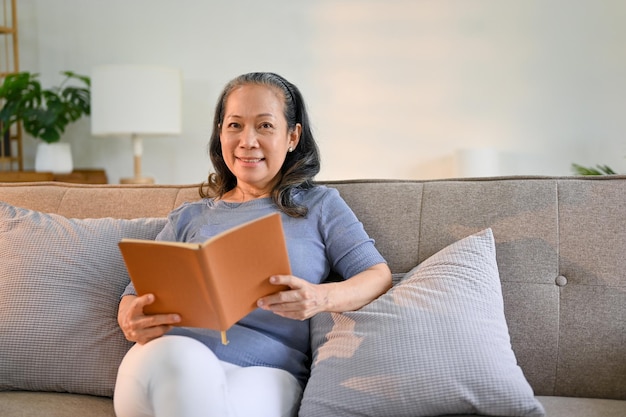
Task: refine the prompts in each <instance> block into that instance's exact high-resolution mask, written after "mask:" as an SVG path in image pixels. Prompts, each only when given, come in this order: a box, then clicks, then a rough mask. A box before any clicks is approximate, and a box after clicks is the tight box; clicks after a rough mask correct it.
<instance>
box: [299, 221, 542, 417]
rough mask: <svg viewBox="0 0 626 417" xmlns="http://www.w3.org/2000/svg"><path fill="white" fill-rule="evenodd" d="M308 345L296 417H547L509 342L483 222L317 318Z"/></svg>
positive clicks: (490, 240)
mask: <svg viewBox="0 0 626 417" xmlns="http://www.w3.org/2000/svg"><path fill="white" fill-rule="evenodd" d="M312 348H313V355H314V356H313V367H312V372H311V378H310V380H309V383H308V385H307V386H306V389H305V392H304V397H303V400H302V407H301V409H300V414H299V416H300V417H328V416H333V417H352V416H355V417H356V416H359V417H367V416H382V415H386V416H391V415H393V416H395V417H402V416H406V417H418V416H434V415H445V414H488V415H498V416H533V417H535V416H543V415H544V410H543V408H542V406H541V404H540V403H539V402H538V401H537V400H536V399H535V398H534V395H533V391H532V389H531V387H530V386H529V384H528V382H527V381H526V379H525V377H524V375H523V373H522V370H521V369H520V368H519V366H518V365H517V361H516V359H515V355H514V353H513V351H512V349H511V344H510V340H509V333H508V327H507V325H506V321H505V317H504V310H503V301H502V294H501V287H500V278H499V274H498V267H497V264H496V257H495V244H494V239H493V235H492V232H491V230H489V229H488V230H485V231H483V232H481V233H478V234H476V235H473V236H470V237H467V238H465V239H463V240H461V241H459V242H456V243H454V244H452V245H450V246H449V247H447V248H445V249H443V250H442V251H440V252H438V253H436V254H435V255H433V256H431V257H430V258H429V259H427V260H426V261H424V262H423V263H421V264H420V265H419V266H417V267H416V268H414V269H413V270H411V271H410V272H408V273H407V274H406V278H405V279H404V280H403V281H401V282H400V283H399V284H397V285H396V286H394V287H393V288H392V289H391V290H390V291H389V292H388V293H387V294H384V295H382V296H381V297H379V298H378V299H377V300H375V301H374V302H372V303H370V304H369V305H367V306H365V307H363V308H362V309H361V310H359V311H355V312H347V313H343V314H335V313H332V314H330V313H324V314H318V315H317V316H315V317H314V318H313V319H312Z"/></svg>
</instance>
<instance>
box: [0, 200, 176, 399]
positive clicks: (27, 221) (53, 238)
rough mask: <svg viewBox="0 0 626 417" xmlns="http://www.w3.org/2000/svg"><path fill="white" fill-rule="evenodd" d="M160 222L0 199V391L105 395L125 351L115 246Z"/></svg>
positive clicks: (146, 234)
mask: <svg viewBox="0 0 626 417" xmlns="http://www.w3.org/2000/svg"><path fill="white" fill-rule="evenodd" d="M164 224H165V219H135V220H118V219H112V218H103V219H85V220H78V219H67V218H64V217H62V216H59V215H55V214H45V213H40V212H36V211H31V210H26V209H23V208H18V207H14V206H11V205H8V204H6V203H2V202H0V317H1V319H0V390H33V391H62V392H64V391H67V392H74V393H82V394H93V395H102V396H111V395H112V394H113V387H114V384H115V377H116V374H117V367H118V365H119V363H120V361H121V359H122V357H123V356H124V354H125V353H126V351H127V350H128V348H129V347H130V343H129V342H127V341H126V340H125V338H124V335H123V334H122V332H121V330H120V329H119V327H118V325H117V320H116V313H117V306H118V302H119V296H120V294H121V293H122V292H123V290H124V288H125V286H126V284H127V283H128V275H127V273H126V269H125V266H124V263H123V260H122V257H121V255H120V252H119V249H118V246H117V243H118V241H119V240H120V239H121V238H122V237H134V238H145V239H153V238H154V237H155V236H156V234H157V233H158V232H159V231H160V230H161V229H162V228H163V226H164Z"/></svg>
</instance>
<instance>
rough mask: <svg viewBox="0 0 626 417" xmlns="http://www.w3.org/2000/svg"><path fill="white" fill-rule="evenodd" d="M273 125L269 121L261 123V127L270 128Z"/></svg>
mask: <svg viewBox="0 0 626 417" xmlns="http://www.w3.org/2000/svg"><path fill="white" fill-rule="evenodd" d="M272 127H273V126H272V124H271V123H268V122H265V123H261V128H262V129H271V128H272Z"/></svg>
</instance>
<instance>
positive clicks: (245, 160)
mask: <svg viewBox="0 0 626 417" xmlns="http://www.w3.org/2000/svg"><path fill="white" fill-rule="evenodd" d="M237 159H238V160H239V162H241V163H242V164H244V165H255V164H258V163H259V162H261V161H262V160H264V159H265V158H244V157H237Z"/></svg>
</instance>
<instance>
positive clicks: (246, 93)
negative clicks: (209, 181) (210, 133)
mask: <svg viewBox="0 0 626 417" xmlns="http://www.w3.org/2000/svg"><path fill="white" fill-rule="evenodd" d="M300 131H301V126H300V125H299V124H298V125H296V127H295V128H294V129H293V130H292V131H291V132H290V131H288V129H287V120H286V119H285V115H284V101H283V97H282V93H280V92H279V91H278V90H277V89H274V88H272V87H269V86H265V85H257V84H248V85H244V86H241V87H237V88H236V89H234V90H233V91H232V92H231V93H230V94H229V96H228V98H227V99H226V104H225V108H224V120H223V123H222V125H221V127H220V143H221V145H222V155H223V157H224V162H225V163H226V166H227V167H228V169H230V171H231V172H232V173H233V175H235V177H237V186H238V187H241V188H246V189H247V190H248V191H253V192H255V193H267V192H269V191H271V189H272V188H273V186H274V185H275V184H276V182H277V180H278V173H279V172H280V168H281V167H282V165H283V162H284V161H285V158H286V156H287V152H288V149H289V147H293V148H295V147H296V145H297V144H298V140H299V138H300Z"/></svg>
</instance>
